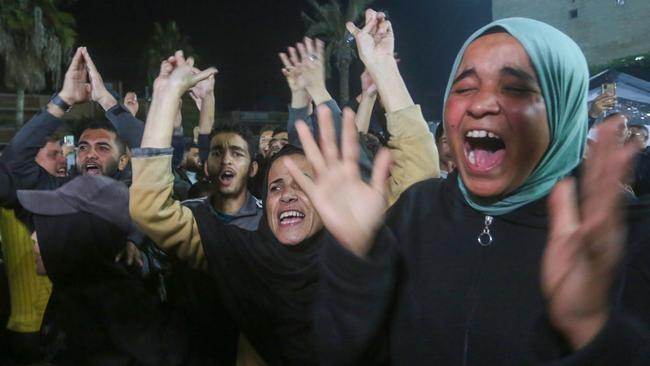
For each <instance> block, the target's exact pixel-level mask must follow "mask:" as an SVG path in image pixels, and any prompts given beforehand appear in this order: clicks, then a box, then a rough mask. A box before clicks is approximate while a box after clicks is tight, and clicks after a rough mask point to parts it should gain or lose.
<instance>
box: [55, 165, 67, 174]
mask: <svg viewBox="0 0 650 366" xmlns="http://www.w3.org/2000/svg"><path fill="white" fill-rule="evenodd" d="M56 175H57V176H59V177H64V176H65V175H66V167H65V166H62V167H60V168H58V169H57V170H56Z"/></svg>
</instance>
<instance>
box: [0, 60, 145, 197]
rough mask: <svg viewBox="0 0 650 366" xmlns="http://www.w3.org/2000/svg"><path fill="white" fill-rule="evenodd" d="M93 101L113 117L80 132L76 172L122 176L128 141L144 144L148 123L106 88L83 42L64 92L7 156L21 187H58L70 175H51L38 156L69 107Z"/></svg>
mask: <svg viewBox="0 0 650 366" xmlns="http://www.w3.org/2000/svg"><path fill="white" fill-rule="evenodd" d="M91 100H92V101H94V102H96V103H98V104H100V105H101V106H102V108H103V109H104V110H105V111H106V117H107V118H108V119H109V120H110V121H111V122H110V123H108V122H93V123H91V124H90V125H88V126H87V127H86V128H85V129H84V131H83V132H82V133H81V136H80V138H79V144H78V153H77V161H76V167H77V171H76V173H77V174H81V175H100V174H101V175H106V176H110V177H114V178H120V176H119V174H118V172H120V171H122V170H124V168H125V167H126V165H127V163H128V155H127V154H126V147H125V145H128V146H130V147H137V146H139V145H140V140H141V139H142V131H143V123H142V122H141V121H139V120H137V119H136V118H135V117H133V115H132V114H131V113H130V112H129V111H128V110H127V109H126V108H125V107H123V106H121V105H119V104H118V103H117V101H116V100H115V98H114V97H113V96H112V95H111V94H110V93H109V92H108V90H106V87H105V86H104V82H103V81H102V78H101V75H100V74H99V72H98V71H97V69H96V67H95V65H94V64H93V61H92V59H91V58H90V55H89V54H88V51H87V50H86V48H85V47H80V48H78V49H77V51H76V53H75V55H74V57H73V59H72V62H71V64H70V67H69V68H68V71H67V72H66V75H65V79H64V82H63V88H62V89H61V91H60V92H59V93H58V94H56V96H54V97H53V98H52V99H51V100H50V102H49V103H48V104H47V106H46V107H45V108H44V110H43V111H42V112H41V113H38V114H37V115H35V116H34V117H33V118H32V119H31V120H30V121H29V122H27V123H26V124H25V126H24V127H23V128H22V129H21V130H19V131H18V133H17V134H16V136H15V137H14V138H13V139H12V141H11V142H10V144H9V146H8V147H7V151H6V153H5V154H4V155H3V159H5V162H6V164H7V167H8V168H9V170H10V171H11V173H12V174H13V175H14V176H15V177H16V178H17V180H16V182H17V183H16V184H17V188H18V189H54V188H57V187H59V186H60V185H62V184H64V183H65V182H67V181H68V180H69V179H70V178H71V177H68V178H67V177H53V176H51V175H50V174H49V173H47V171H45V170H44V169H43V168H41V167H40V166H39V165H38V164H36V162H35V160H34V158H35V157H36V155H37V154H38V151H39V149H40V148H41V147H43V146H44V145H45V144H46V142H47V141H48V139H49V138H50V137H51V136H52V135H53V134H54V131H56V130H57V129H58V128H59V127H60V126H61V125H62V123H63V121H62V117H63V115H64V114H65V112H67V111H68V110H69V109H70V108H71V107H72V106H73V105H75V104H79V103H84V102H88V101H91ZM73 175H75V174H73Z"/></svg>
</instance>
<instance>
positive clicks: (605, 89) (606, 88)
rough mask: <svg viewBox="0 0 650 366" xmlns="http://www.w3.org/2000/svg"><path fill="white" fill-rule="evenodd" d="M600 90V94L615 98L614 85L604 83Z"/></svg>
mask: <svg viewBox="0 0 650 366" xmlns="http://www.w3.org/2000/svg"><path fill="white" fill-rule="evenodd" d="M601 88H602V94H607V95H611V96H616V83H604V84H603V85H602V87H601Z"/></svg>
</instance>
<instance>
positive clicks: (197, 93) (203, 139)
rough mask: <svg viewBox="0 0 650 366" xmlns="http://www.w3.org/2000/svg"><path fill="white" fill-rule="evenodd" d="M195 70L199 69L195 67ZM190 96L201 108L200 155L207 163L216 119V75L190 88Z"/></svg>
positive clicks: (202, 160) (203, 161)
mask: <svg viewBox="0 0 650 366" xmlns="http://www.w3.org/2000/svg"><path fill="white" fill-rule="evenodd" d="M194 71H195V72H198V69H196V68H195V70H194ZM190 96H191V97H192V99H193V100H194V103H196V107H197V108H198V109H199V137H198V139H197V140H198V141H197V142H198V145H199V157H200V158H201V162H202V163H203V164H205V162H207V161H208V155H209V153H210V132H212V127H213V126H214V121H215V119H214V118H215V117H214V115H215V109H216V108H215V102H214V76H210V77H209V78H207V79H205V80H202V81H200V82H199V83H198V84H196V86H194V87H193V88H192V89H190Z"/></svg>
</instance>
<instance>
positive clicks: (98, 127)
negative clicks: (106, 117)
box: [81, 121, 126, 156]
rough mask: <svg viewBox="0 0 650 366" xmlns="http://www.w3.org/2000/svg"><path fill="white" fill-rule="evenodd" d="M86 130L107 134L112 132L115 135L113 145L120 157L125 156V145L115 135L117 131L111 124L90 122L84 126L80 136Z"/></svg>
mask: <svg viewBox="0 0 650 366" xmlns="http://www.w3.org/2000/svg"><path fill="white" fill-rule="evenodd" d="M86 130H106V131H109V132H112V133H114V134H115V145H117V152H118V153H119V155H120V156H122V155H124V154H126V144H125V143H124V140H122V138H121V137H120V134H119V133H117V130H116V129H115V127H114V126H113V124H112V123H110V122H107V121H93V122H90V123H89V124H88V125H86V128H84V129H83V131H81V134H82V135H83V133H84V132H85V131H86Z"/></svg>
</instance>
